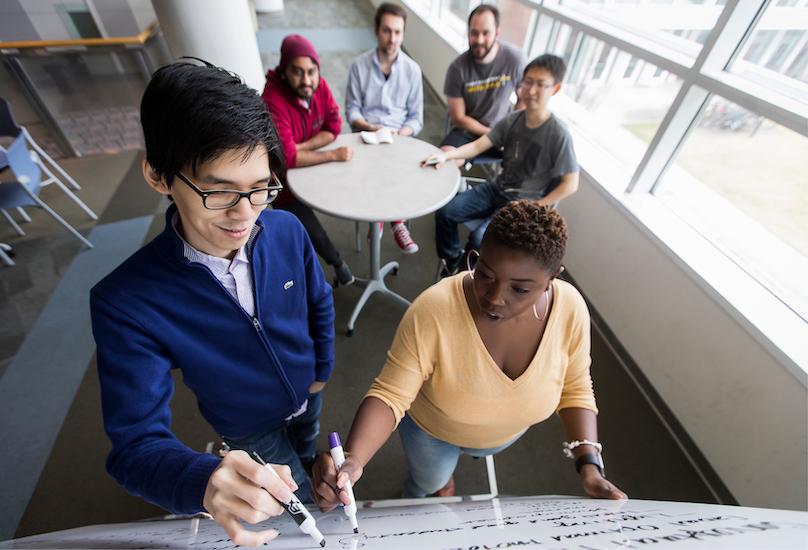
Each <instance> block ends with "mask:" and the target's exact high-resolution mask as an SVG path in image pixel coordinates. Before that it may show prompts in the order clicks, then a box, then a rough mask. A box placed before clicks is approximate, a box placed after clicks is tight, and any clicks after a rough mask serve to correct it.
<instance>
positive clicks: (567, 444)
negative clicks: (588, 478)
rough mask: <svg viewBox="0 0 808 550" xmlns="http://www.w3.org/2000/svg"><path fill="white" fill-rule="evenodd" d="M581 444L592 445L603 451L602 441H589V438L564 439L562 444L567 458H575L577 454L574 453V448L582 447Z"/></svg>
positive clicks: (600, 451)
mask: <svg viewBox="0 0 808 550" xmlns="http://www.w3.org/2000/svg"><path fill="white" fill-rule="evenodd" d="M581 445H592V446H593V447H594V448H596V449H597V450H598V452H599V453H602V452H603V445H601V444H600V443H596V442H594V441H589V440H588V439H581V440H578V439H576V440H575V441H563V442H562V443H561V446H562V447H563V448H564V449H563V450H564V456H566V457H567V458H575V455H574V454H572V450H573V449H575V448H576V447H580V446H581Z"/></svg>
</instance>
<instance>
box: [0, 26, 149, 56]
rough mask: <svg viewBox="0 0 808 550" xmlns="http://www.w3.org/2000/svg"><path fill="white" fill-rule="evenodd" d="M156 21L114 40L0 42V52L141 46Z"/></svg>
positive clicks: (147, 38)
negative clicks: (141, 29) (142, 29)
mask: <svg viewBox="0 0 808 550" xmlns="http://www.w3.org/2000/svg"><path fill="white" fill-rule="evenodd" d="M159 28H160V27H159V25H158V24H157V21H155V22H154V23H152V24H151V25H149V26H148V27H147V28H146V29H145V30H144V31H143V32H141V33H139V34H136V35H134V36H119V37H114V38H69V39H64V40H17V41H11V42H0V50H25V49H32V48H36V49H39V48H63V47H73V46H77V47H80V46H87V47H92V46H142V45H144V44H145V43H146V42H148V41H149V39H150V38H152V37H153V36H154V35H155V34H156V33H157V30H158V29H159Z"/></svg>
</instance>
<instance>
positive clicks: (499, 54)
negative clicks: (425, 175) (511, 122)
mask: <svg viewBox="0 0 808 550" xmlns="http://www.w3.org/2000/svg"><path fill="white" fill-rule="evenodd" d="M468 42H469V49H468V50H466V51H465V52H463V53H462V54H460V55H459V56H458V57H457V58H456V59H455V60H454V61H452V63H451V65H449V68H448V69H447V71H446V79H445V82H444V85H443V93H444V94H445V95H446V102H447V105H448V108H449V120H450V122H451V128H450V130H449V133H448V134H446V136H445V137H444V138H443V141H442V142H441V144H440V145H441V149H443V150H444V151H448V150H450V149H453V148H455V147H460V146H461V145H465V144H466V143H470V142H472V141H474V140H475V139H477V138H478V137H480V136H483V135H485V134H487V133H488V132H489V130H490V129H491V127H492V126H493V125H494V123H495V122H497V121H498V120H501V119H502V118H503V117H504V116H505V115H506V114H508V111H509V110H510V108H511V96H512V94H513V92H514V90H515V89H516V85H517V83H518V81H519V78H520V77H521V76H522V71H523V70H524V66H525V56H524V55H523V54H522V51H521V50H519V49H518V48H516V47H514V46H512V45H510V44H507V43H505V42H500V41H499V11H498V10H497V8H496V7H495V6H490V5H488V4H481V5H479V6H477V7H476V8H475V9H474V10H473V11H472V12H471V14H470V15H469V21H468ZM491 153H492V154H498V152H497V153H494V151H491Z"/></svg>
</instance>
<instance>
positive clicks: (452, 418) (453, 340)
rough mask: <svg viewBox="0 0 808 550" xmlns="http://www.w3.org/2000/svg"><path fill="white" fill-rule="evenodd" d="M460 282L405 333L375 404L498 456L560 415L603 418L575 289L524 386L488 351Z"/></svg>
mask: <svg viewBox="0 0 808 550" xmlns="http://www.w3.org/2000/svg"><path fill="white" fill-rule="evenodd" d="M465 275H466V273H460V274H458V275H456V276H454V277H448V278H446V279H444V280H442V281H441V282H439V283H438V284H436V285H434V286H432V287H430V288H428V289H427V290H425V291H424V292H423V293H422V294H421V295H420V296H418V298H417V299H416V300H415V301H414V302H413V303H412V305H411V306H410V308H409V309H408V310H407V312H406V313H405V314H404V318H403V319H402V320H401V323H400V324H399V325H398V330H397V331H396V335H395V338H394V339H393V343H392V345H391V347H390V350H389V351H388V352H387V362H386V363H385V365H384V368H383V369H382V371H381V373H380V374H379V376H378V377H377V378H376V380H374V382H373V385H372V386H371V387H370V390H369V391H368V393H367V395H366V397H370V396H373V397H377V398H379V399H381V400H382V401H384V402H385V403H387V405H389V406H390V408H391V409H392V410H393V414H395V417H396V425H398V422H400V421H401V418H402V417H403V416H404V413H405V412H406V411H407V410H409V414H410V416H411V417H412V419H413V420H414V421H415V423H416V424H418V426H420V427H421V429H423V430H424V431H426V432H427V433H428V434H430V435H432V436H433V437H436V438H438V439H441V440H443V441H446V442H449V443H452V444H454V445H458V446H461V447H471V448H477V449H480V448H489V447H498V446H500V445H503V444H504V443H506V442H508V441H510V440H511V439H513V438H514V437H516V436H518V435H519V434H520V433H521V432H523V431H524V430H525V429H527V428H528V427H529V426H531V425H533V424H536V423H538V422H541V421H542V420H545V419H546V418H547V417H549V416H550V415H551V414H552V413H553V411H557V410H561V409H564V408H569V407H582V408H585V409H591V410H593V411H595V412H596V413H597V407H596V405H595V395H594V393H593V391H592V379H591V378H590V376H589V365H590V363H591V359H590V356H589V345H590V342H589V311H588V310H587V308H586V304H585V303H584V300H583V298H582V297H581V295H580V294H579V293H578V291H577V290H576V289H575V288H574V287H573V286H572V285H570V284H569V283H566V282H564V281H560V280H558V279H556V280H555V281H554V282H553V290H554V294H555V298H554V300H553V307H552V309H551V311H550V317H549V319H548V321H547V326H546V328H545V330H544V335H543V336H542V341H541V343H540V345H539V349H538V350H537V351H536V355H535V356H534V357H533V360H532V361H531V362H530V365H529V366H528V367H527V369H526V370H525V372H524V373H522V375H521V376H520V377H519V378H517V379H516V380H511V379H510V378H508V377H507V376H506V375H505V374H504V373H503V372H502V370H501V369H500V368H499V367H498V366H497V364H496V363H495V362H494V360H493V359H492V358H491V355H490V354H489V353H488V350H487V349H486V348H485V345H484V344H483V341H482V338H480V334H479V332H478V331H477V327H476V326H475V324H474V320H473V319H472V317H471V311H470V310H469V306H468V302H467V301H466V298H465V295H464V294H463V285H462V281H463V277H464V276H465Z"/></svg>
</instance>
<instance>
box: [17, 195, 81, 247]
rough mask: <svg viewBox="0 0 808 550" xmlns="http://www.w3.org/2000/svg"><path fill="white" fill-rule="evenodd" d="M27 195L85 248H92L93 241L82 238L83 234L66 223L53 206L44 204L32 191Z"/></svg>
mask: <svg viewBox="0 0 808 550" xmlns="http://www.w3.org/2000/svg"><path fill="white" fill-rule="evenodd" d="M29 195H30V196H31V198H33V199H34V200H35V201H36V202H37V204H38V205H39V206H40V207H41V208H42V209H43V210H44V211H45V212H47V213H48V214H50V215H51V216H53V219H55V220H56V221H57V222H59V223H60V224H62V227H64V228H65V229H67V230H68V231H70V233H72V234H73V236H74V237H76V238H77V239H78V240H80V241H81V242H82V244H84V246H86V247H87V248H92V247H93V243H91V242H90V241H88V240H87V239H85V238H84V235H82V234H81V233H79V232H78V231H76V229H75V228H74V227H73V226H72V225H70V224H69V223H67V222H66V221H65V220H64V218H62V217H61V216H60V215H59V214H57V213H56V212H55V211H54V210H53V208H51V207H50V206H48V205H47V204H45V203H44V202H42V199H40V198H39V197H38V196H36V195H34V194H33V193H30V192H29Z"/></svg>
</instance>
